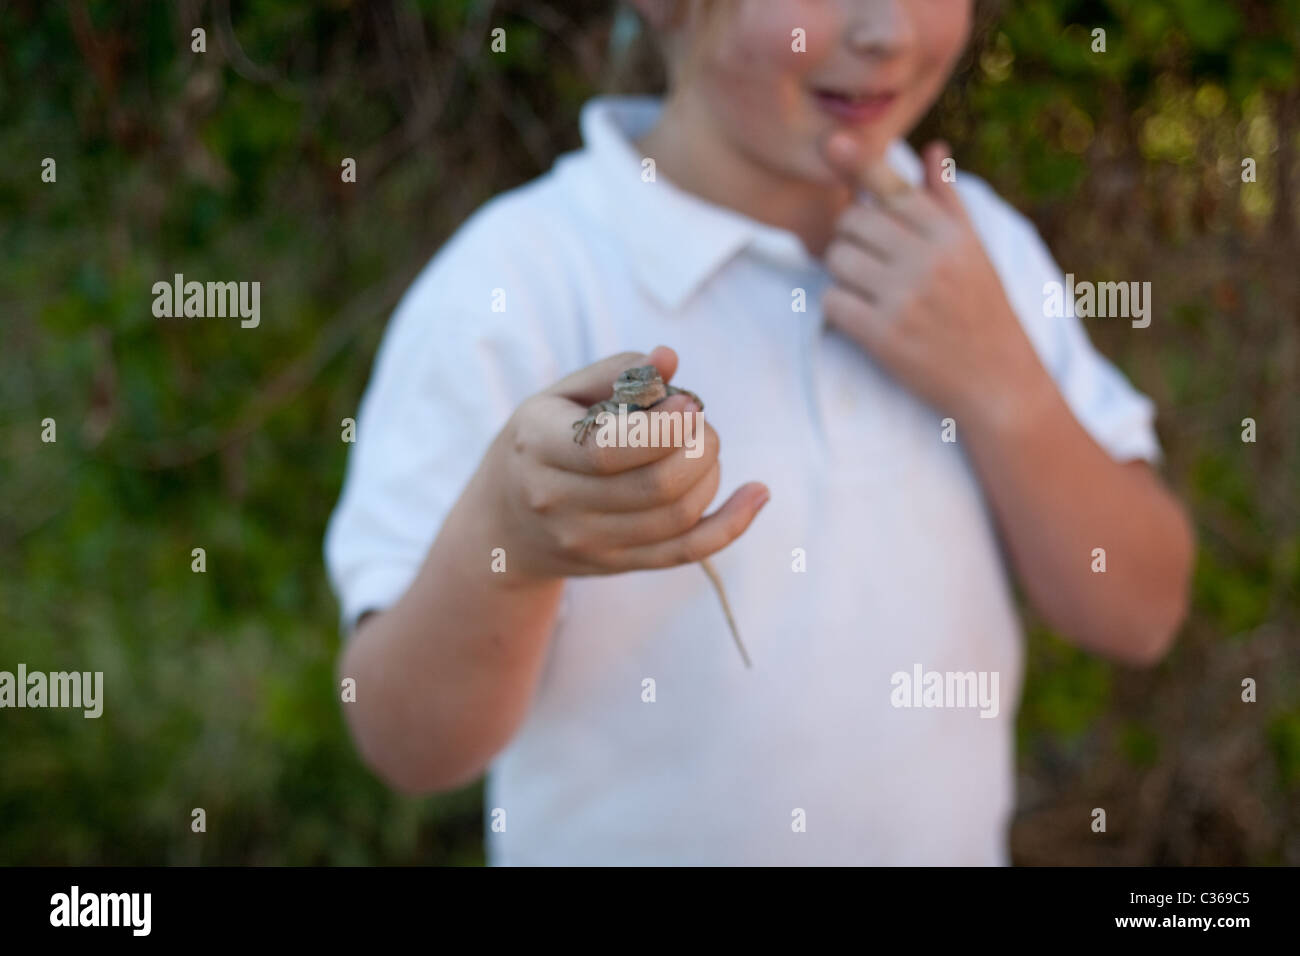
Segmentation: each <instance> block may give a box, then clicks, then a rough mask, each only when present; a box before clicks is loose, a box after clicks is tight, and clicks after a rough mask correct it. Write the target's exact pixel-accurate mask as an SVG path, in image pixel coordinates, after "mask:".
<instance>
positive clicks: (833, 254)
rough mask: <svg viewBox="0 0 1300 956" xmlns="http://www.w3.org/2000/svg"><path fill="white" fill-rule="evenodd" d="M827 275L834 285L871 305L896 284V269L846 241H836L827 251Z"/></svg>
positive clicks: (855, 244) (857, 245) (856, 244)
mask: <svg viewBox="0 0 1300 956" xmlns="http://www.w3.org/2000/svg"><path fill="white" fill-rule="evenodd" d="M826 271H827V272H829V273H830V274H831V277H832V278H834V279H835V281H836V282H838V283H840V284H841V285H843V286H845V287H847V288H850V289H852V290H853V291H854V292H857V293H858V294H859V295H862V296H865V297H866V298H867V301H869V302H873V303H874V302H878V301H879V300H880V298H881V296H882V294H883V293H884V291H885V290H887V289H889V288H890V285H891V283H896V282H897V281H898V276H897V269H896V267H893V266H890V265H889V264H888V263H886V262H882V261H881V260H880V258H879V257H877V256H875V255H873V254H872V253H870V252H868V251H866V250H865V249H864V248H863V247H862V246H861V245H859V244H858V243H855V242H852V241H850V240H848V239H839V240H837V241H836V242H833V243H831V245H830V248H828V249H827V250H826Z"/></svg>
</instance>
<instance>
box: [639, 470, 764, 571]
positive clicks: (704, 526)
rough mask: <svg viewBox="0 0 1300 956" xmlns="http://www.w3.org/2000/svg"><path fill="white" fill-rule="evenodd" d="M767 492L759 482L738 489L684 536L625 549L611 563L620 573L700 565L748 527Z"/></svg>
mask: <svg viewBox="0 0 1300 956" xmlns="http://www.w3.org/2000/svg"><path fill="white" fill-rule="evenodd" d="M768 494H769V492H768V490H767V488H766V487H765V486H764V485H761V484H759V483H758V482H753V481H752V482H749V483H748V484H746V485H742V486H741V487H740V488H738V489H737V490H736V492H735V494H733V495H732V496H731V497H730V498H728V499H727V500H726V502H725V503H723V505H722V507H721V508H719V509H718V510H717V511H715V512H713V514H711V515H707V516H706V517H704V518H701V519H700V521H699V523H698V524H696V525H695V526H694V527H693V528H691V529H690V530H689V531H687V532H686V533H684V534H680V535H678V536H677V537H675V538H671V539H669V540H667V541H660V542H658V543H656V544H649V545H643V546H641V547H637V548H627V549H626V550H624V551H620V552H618V554H617V555H616V557H615V559H614V563H615V564H616V565H617V567H618V569H619V570H624V571H634V570H637V569H641V568H671V567H675V566H677V565H679V564H690V563H692V562H694V561H701V560H703V559H704V558H707V557H708V556H709V555H711V554H714V553H716V552H718V551H721V550H722V549H723V548H725V547H726V546H727V545H729V544H731V542H733V541H735V540H736V539H737V538H739V537H740V536H741V535H742V534H744V533H745V529H746V528H748V527H749V525H750V522H752V521H753V520H754V516H755V515H757V514H758V511H759V509H760V508H762V507H763V505H764V504H766V503H767V499H768Z"/></svg>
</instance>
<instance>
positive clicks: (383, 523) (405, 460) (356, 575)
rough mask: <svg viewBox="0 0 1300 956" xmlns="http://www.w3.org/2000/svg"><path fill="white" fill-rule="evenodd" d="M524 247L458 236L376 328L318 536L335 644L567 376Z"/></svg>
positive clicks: (399, 588) (552, 307)
mask: <svg viewBox="0 0 1300 956" xmlns="http://www.w3.org/2000/svg"><path fill="white" fill-rule="evenodd" d="M499 201H500V200H498V201H497V202H499ZM478 215H479V216H480V217H483V213H482V212H480V213H479V214H478ZM503 230H505V231H504V232H503ZM532 241H533V240H532V239H531V238H530V235H529V230H528V229H527V228H526V222H523V221H521V218H520V217H517V216H516V217H513V218H512V217H510V216H501V215H497V216H488V217H486V221H484V220H483V218H480V220H479V221H477V222H473V221H472V222H471V223H467V224H466V226H465V227H462V232H461V233H458V234H457V236H456V237H453V239H452V240H451V242H450V243H448V246H447V247H445V248H444V250H443V251H442V252H440V253H439V254H438V256H436V257H435V258H434V260H433V261H432V262H431V263H430V264H429V265H428V266H427V267H426V268H425V270H424V272H423V273H421V275H420V276H419V277H418V278H417V280H416V281H415V283H414V284H413V285H412V286H411V288H410V289H409V290H408V292H407V293H406V295H405V296H404V297H403V299H402V301H401V303H399V305H398V307H397V310H396V311H395V312H394V314H393V316H392V318H391V319H390V321H389V324H388V327H387V329H386V330H385V333H384V337H383V340H382V342H381V344H380V348H379V352H378V355H377V356H376V359H375V363H374V368H373V369H372V372H371V379H370V382H369V384H368V386H367V388H366V390H365V393H364V395H363V397H362V400H361V403H360V406H359V408H358V411H357V415H356V434H355V443H354V444H353V445H352V446H351V450H350V453H349V456H348V465H347V471H346V475H345V478H344V484H343V490H342V494H341V496H340V498H339V501H338V504H337V506H336V507H335V509H334V512H333V514H332V516H331V518H330V521H329V525H328V528H327V530H326V535H325V564H326V568H327V571H328V573H329V578H330V583H331V586H332V587H333V589H334V592H335V594H336V595H337V597H338V600H339V604H340V608H341V613H342V626H343V629H344V632H345V633H347V632H350V631H351V629H352V627H353V626H354V625H355V624H356V622H357V620H358V618H359V617H360V616H361V615H362V614H363V613H365V612H366V611H370V610H382V609H384V608H386V607H388V606H389V605H391V604H392V603H394V602H395V601H396V600H397V599H398V598H400V597H401V596H402V594H403V593H404V592H405V591H406V589H407V588H408V587H409V586H410V584H411V582H412V581H413V580H414V579H415V576H416V574H417V572H418V571H419V569H420V566H421V565H422V564H423V562H424V559H425V557H426V555H427V553H428V551H429V547H430V546H431V545H432V543H433V541H434V539H435V538H436V536H437V534H438V531H439V529H440V528H441V526H442V523H443V521H444V520H445V518H446V517H447V515H448V513H449V512H450V511H451V508H452V506H453V505H454V504H455V503H456V500H457V499H458V498H459V497H460V494H461V492H462V491H463V490H464V488H465V486H466V485H467V484H468V482H469V480H470V478H471V477H472V475H473V474H474V472H475V470H476V469H477V468H478V465H479V463H480V462H481V460H482V458H483V455H484V453H485V452H486V451H487V449H488V447H489V445H490V444H491V442H492V440H493V438H494V437H495V436H496V434H497V433H498V432H499V431H500V430H501V428H502V426H503V425H504V424H505V422H506V421H507V419H508V418H509V417H510V415H511V413H512V412H513V411H514V409H515V408H516V407H517V406H518V405H519V403H520V402H522V401H523V400H524V399H525V398H527V397H528V396H529V395H531V394H534V393H535V392H537V391H539V390H541V389H542V388H544V387H545V386H547V385H549V384H550V383H551V382H554V381H556V380H558V379H559V378H560V377H561V376H562V374H563V372H564V371H567V370H568V369H567V367H566V366H565V365H564V363H563V361H562V360H561V359H560V358H559V357H558V356H557V354H556V350H555V348H554V345H555V339H556V338H557V337H558V336H555V335H552V334H551V331H552V330H551V329H549V328H548V327H547V323H548V322H551V321H554V319H555V317H556V315H557V313H558V312H560V311H562V306H563V303H560V304H559V305H560V308H558V309H557V304H556V303H555V301H554V299H555V297H554V295H553V294H552V293H551V292H550V290H549V288H548V285H549V284H552V283H551V280H548V279H547V278H546V277H544V276H542V272H543V271H544V270H546V269H547V266H548V264H549V263H548V261H547V256H546V255H545V254H544V250H542V253H543V254H541V255H540V257H539V256H535V255H532V254H531V253H532V252H533V251H534V250H531V249H529V248H527V247H528V246H529V245H530V243H531V242H532ZM535 241H536V242H537V243H538V244H539V245H540V244H543V243H544V242H545V237H544V236H538V237H536V240H535ZM552 271H553V270H552ZM539 276H541V277H540V278H539Z"/></svg>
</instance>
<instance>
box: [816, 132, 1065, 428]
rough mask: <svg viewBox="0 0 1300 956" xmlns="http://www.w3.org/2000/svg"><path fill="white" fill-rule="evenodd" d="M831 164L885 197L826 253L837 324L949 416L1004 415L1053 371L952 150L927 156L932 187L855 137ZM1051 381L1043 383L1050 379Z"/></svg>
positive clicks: (941, 148) (827, 303)
mask: <svg viewBox="0 0 1300 956" xmlns="http://www.w3.org/2000/svg"><path fill="white" fill-rule="evenodd" d="M825 153H826V158H827V161H828V162H829V163H830V164H831V165H832V166H833V167H834V168H835V169H837V170H839V171H840V172H841V173H842V174H843V175H844V176H845V178H846V179H847V180H849V181H850V183H851V185H852V186H853V187H854V189H855V191H856V190H858V189H865V190H866V191H868V192H870V193H871V194H872V195H873V197H875V198H874V201H873V200H868V201H866V202H856V203H854V204H853V205H851V206H850V207H849V208H848V209H847V210H845V212H844V213H843V214H842V215H841V217H840V219H839V222H838V223H837V225H836V235H835V238H834V239H833V241H832V242H831V244H830V245H829V246H828V247H827V250H826V267H827V270H828V271H829V272H830V274H831V276H832V277H833V278H834V279H835V285H834V286H832V287H831V288H830V289H829V290H828V291H827V293H826V295H825V297H824V299H823V302H822V304H823V309H824V311H825V314H826V319H827V321H828V322H829V323H830V324H831V325H832V326H834V327H836V328H838V329H840V330H841V331H842V332H844V333H845V334H847V335H848V336H849V337H851V338H852V339H854V340H855V341H857V342H858V343H859V344H860V345H862V347H863V348H865V349H866V350H867V351H868V352H870V353H871V355H872V356H873V357H875V358H876V359H877V360H878V361H879V362H880V363H881V364H882V365H883V366H884V367H885V368H886V369H887V370H888V371H889V372H890V373H891V374H893V375H894V377H895V378H897V379H898V380H899V381H900V382H901V383H902V384H904V385H905V386H906V387H908V388H909V389H910V390H911V391H912V392H913V393H915V394H916V395H918V396H919V397H920V398H922V399H924V400H925V401H927V402H929V403H930V404H931V405H932V406H934V407H935V408H936V409H937V410H940V411H944V412H954V413H955V412H961V413H963V414H975V415H982V414H986V413H987V414H989V415H1003V414H1005V413H1006V412H1007V410H1008V409H1010V408H1013V407H1014V406H1015V402H1016V396H1017V395H1019V394H1023V391H1024V389H1025V388H1026V387H1027V386H1028V385H1029V384H1030V383H1034V382H1038V380H1039V378H1040V377H1041V376H1042V375H1043V374H1044V372H1043V370H1042V366H1041V365H1040V364H1039V363H1038V358H1037V355H1036V354H1035V353H1034V351H1033V346H1032V345H1031V344H1030V342H1029V339H1028V338H1027V337H1026V335H1025V333H1024V330H1023V329H1022V328H1021V326H1020V322H1019V320H1018V319H1017V318H1016V315H1015V313H1014V311H1013V310H1012V307H1011V304H1010V303H1009V302H1008V301H1007V297H1006V293H1005V292H1004V291H1003V288H1002V283H1001V281H1000V280H999V278H998V275H997V273H996V271H995V270H994V268H993V264H992V263H991V262H989V260H988V257H987V256H986V255H985V253H984V248H983V246H982V245H981V243H980V240H979V237H978V236H977V235H976V233H975V230H974V228H973V227H972V225H971V223H970V220H969V219H968V218H967V216H966V210H965V209H964V208H963V206H962V203H961V199H960V198H959V197H958V195H957V191H956V189H955V188H954V187H953V185H952V184H951V183H947V182H944V181H943V178H942V170H943V160H944V159H945V158H946V157H947V156H948V153H949V149H948V146H947V144H945V143H942V142H934V143H931V144H930V145H929V146H927V147H926V149H925V151H924V153H923V161H924V165H925V182H924V185H923V187H922V188H919V189H917V188H912V187H910V186H909V185H907V184H906V183H903V182H902V181H901V180H899V179H898V177H897V176H895V175H894V174H893V172H892V171H891V170H889V168H888V167H887V166H886V165H885V164H884V161H883V160H882V161H879V162H876V163H864V162H863V161H862V159H861V157H860V155H859V153H858V149H857V146H856V143H855V141H854V140H853V138H852V137H849V136H844V135H838V136H832V137H831V138H830V139H828V141H827V142H826V145H825ZM1040 384H1041V383H1040Z"/></svg>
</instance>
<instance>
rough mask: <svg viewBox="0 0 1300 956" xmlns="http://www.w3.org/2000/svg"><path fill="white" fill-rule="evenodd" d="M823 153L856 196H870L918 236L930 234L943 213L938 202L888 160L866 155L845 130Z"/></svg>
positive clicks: (832, 136)
mask: <svg viewBox="0 0 1300 956" xmlns="http://www.w3.org/2000/svg"><path fill="white" fill-rule="evenodd" d="M822 151H823V154H824V155H825V157H826V162H827V164H828V165H829V166H830V167H831V168H832V169H833V170H835V171H836V172H837V173H838V174H839V175H840V176H841V177H842V178H843V179H844V181H845V182H846V183H848V184H849V186H850V187H851V188H852V189H853V190H854V191H855V193H862V192H865V193H868V194H870V195H871V197H872V198H873V199H875V200H876V204H877V205H878V206H879V208H881V209H883V210H884V211H885V212H887V213H888V214H889V215H891V216H893V217H895V218H896V219H898V220H899V221H900V222H903V223H906V224H907V226H908V227H909V228H911V229H912V230H913V231H914V232H916V233H918V234H919V235H927V234H928V233H929V232H930V225H929V224H930V223H931V222H932V221H933V219H934V218H935V216H937V215H939V214H940V212H941V207H940V205H939V203H937V202H936V201H935V200H934V199H933V198H932V197H930V196H929V195H928V194H927V192H926V190H924V189H917V188H916V187H915V186H913V185H912V184H911V183H909V182H908V181H907V180H905V179H903V177H901V176H900V175H898V173H896V172H894V169H893V167H892V166H890V165H889V162H888V160H886V159H885V158H884V157H878V158H871V157H867V156H865V155H863V152H862V146H861V144H860V143H859V142H858V140H857V139H856V138H855V137H854V136H852V135H851V134H849V133H845V132H842V131H836V132H834V133H832V134H831V135H830V136H829V137H828V138H827V140H826V142H825V143H824V146H823V150H822Z"/></svg>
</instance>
